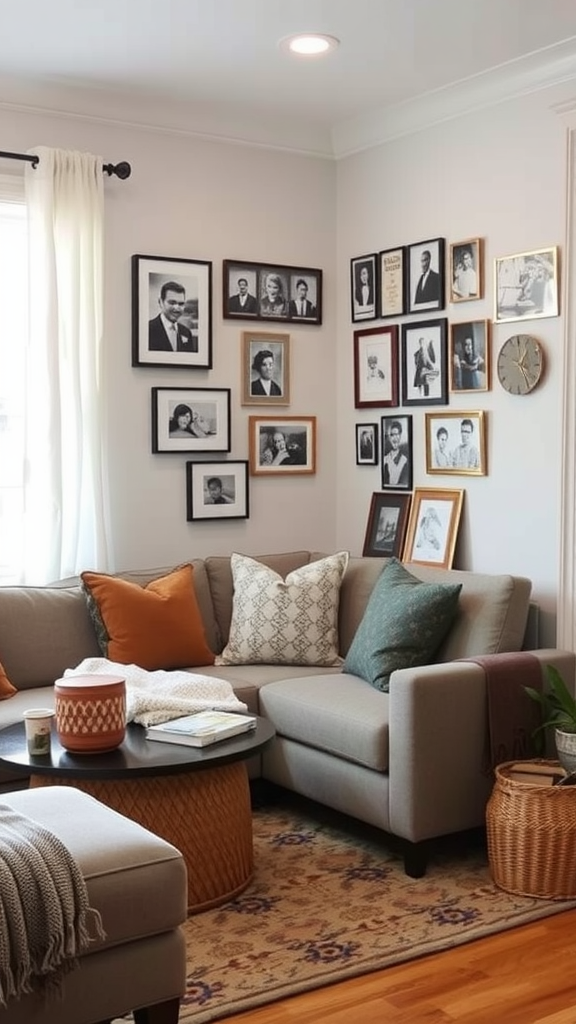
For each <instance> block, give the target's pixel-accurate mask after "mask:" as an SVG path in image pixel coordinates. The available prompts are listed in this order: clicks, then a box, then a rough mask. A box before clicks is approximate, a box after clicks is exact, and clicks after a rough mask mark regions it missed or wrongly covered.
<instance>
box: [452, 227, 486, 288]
mask: <svg viewBox="0 0 576 1024" xmlns="http://www.w3.org/2000/svg"><path fill="white" fill-rule="evenodd" d="M448 274H449V278H450V302H470V301H471V300H473V299H481V298H483V295H484V266H483V252H482V239H481V238H467V239H466V240H465V241H464V242H452V243H451V245H450V250H449V258H448Z"/></svg>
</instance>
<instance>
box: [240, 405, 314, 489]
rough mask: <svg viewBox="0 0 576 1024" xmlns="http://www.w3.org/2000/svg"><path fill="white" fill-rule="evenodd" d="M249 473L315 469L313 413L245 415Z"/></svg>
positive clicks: (294, 472) (287, 473)
mask: <svg viewBox="0 0 576 1024" xmlns="http://www.w3.org/2000/svg"><path fill="white" fill-rule="evenodd" d="M248 446H249V453H250V473H251V474H252V476H296V475H298V474H303V473H315V472H316V417H315V416H282V415H279V416H274V417H271V416H249V417H248Z"/></svg>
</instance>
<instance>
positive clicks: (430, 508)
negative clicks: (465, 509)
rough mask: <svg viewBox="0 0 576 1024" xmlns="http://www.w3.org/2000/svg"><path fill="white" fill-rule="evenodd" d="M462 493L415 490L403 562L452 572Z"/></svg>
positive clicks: (462, 498)
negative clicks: (431, 566) (432, 566)
mask: <svg viewBox="0 0 576 1024" xmlns="http://www.w3.org/2000/svg"><path fill="white" fill-rule="evenodd" d="M463 500H464V491H448V490H427V489H425V488H423V487H416V488H415V490H414V494H413V495H412V505H411V508H410V518H409V520H408V529H407V533H406V544H405V546H404V555H403V561H404V562H414V563H416V564H418V565H435V566H436V567H437V568H439V569H451V568H452V562H453V560H454V550H455V548H456V540H457V537H458V527H459V525H460V516H461V513H462V502H463Z"/></svg>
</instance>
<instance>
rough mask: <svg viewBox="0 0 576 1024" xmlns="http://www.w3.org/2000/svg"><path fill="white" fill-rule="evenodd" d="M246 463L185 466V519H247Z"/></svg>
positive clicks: (239, 461)
mask: <svg viewBox="0 0 576 1024" xmlns="http://www.w3.org/2000/svg"><path fill="white" fill-rule="evenodd" d="M249 498H250V492H249V486H248V462H247V460H245V459H240V460H237V461H230V462H187V463H186V519H187V521H188V522H192V521H194V522H195V521H197V520H201V519H204V520H214V519H248V518H249V516H250V500H249Z"/></svg>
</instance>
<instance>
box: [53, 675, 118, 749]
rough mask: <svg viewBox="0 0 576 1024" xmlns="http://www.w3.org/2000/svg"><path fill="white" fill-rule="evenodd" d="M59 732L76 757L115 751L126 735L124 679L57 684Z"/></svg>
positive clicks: (74, 678)
mask: <svg viewBox="0 0 576 1024" xmlns="http://www.w3.org/2000/svg"><path fill="white" fill-rule="evenodd" d="M54 694H55V698H56V700H55V707H56V732H57V734H58V739H59V740H60V743H61V744H62V746H63V747H65V749H66V750H69V751H71V752H72V753H74V754H103V753H105V752H106V751H107V750H115V749H116V747H119V746H120V744H121V743H122V741H123V739H124V736H125V734H126V680H125V679H123V678H122V677H121V676H98V675H86V676H80V675H78V676H67V677H66V678H65V679H57V680H56V682H55V683H54Z"/></svg>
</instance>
